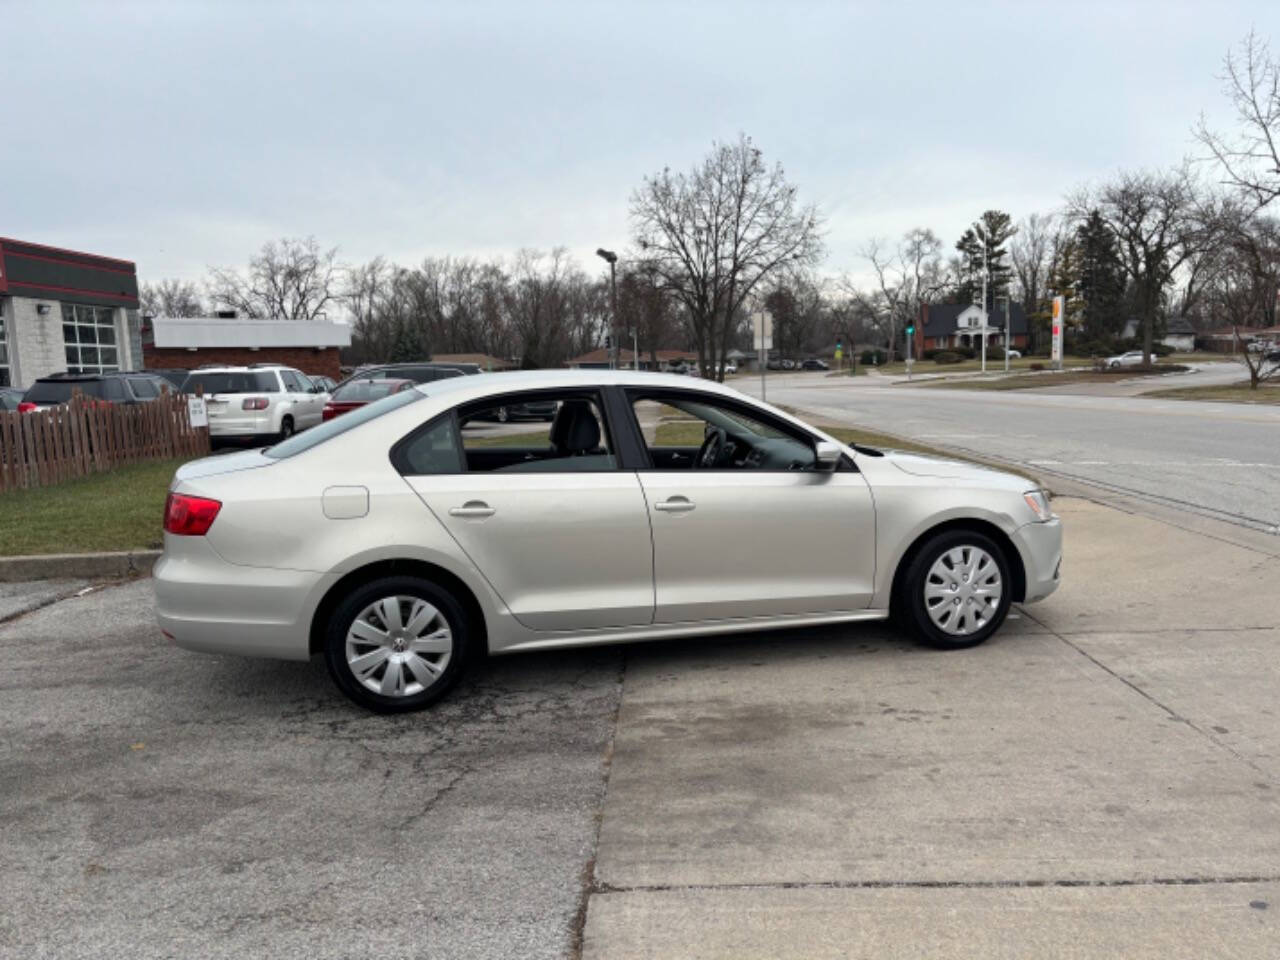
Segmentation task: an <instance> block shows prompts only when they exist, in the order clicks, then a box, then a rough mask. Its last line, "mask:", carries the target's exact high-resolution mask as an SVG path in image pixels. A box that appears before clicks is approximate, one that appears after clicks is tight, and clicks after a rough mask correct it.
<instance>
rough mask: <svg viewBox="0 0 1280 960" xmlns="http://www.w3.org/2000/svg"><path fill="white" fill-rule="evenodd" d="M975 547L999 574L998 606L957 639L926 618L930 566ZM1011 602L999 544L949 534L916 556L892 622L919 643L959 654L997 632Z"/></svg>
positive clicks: (969, 533) (973, 534)
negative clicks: (904, 628) (962, 550)
mask: <svg viewBox="0 0 1280 960" xmlns="http://www.w3.org/2000/svg"><path fill="white" fill-rule="evenodd" d="M964 547H978V548H980V549H982V550H985V551H986V552H987V554H988V555H990V557H991V558H992V559H993V560H994V561H995V563H996V567H997V568H998V569H999V573H1000V584H1001V587H1002V589H1001V593H1000V602H999V604H998V605H997V606H996V611H995V613H994V614H993V615H992V616H991V617H990V618H988V619H987V620H986V622H985V623H984V624H983V625H982V626H981V627H979V628H978V629H976V630H973V631H972V632H969V633H966V634H964V635H963V636H959V635H956V634H953V633H948V632H946V631H945V630H942V629H941V628H939V627H938V625H937V624H935V623H934V622H933V619H932V618H931V617H930V615H929V610H928V607H927V605H926V602H925V587H926V582H927V579H928V577H929V571H930V569H931V568H932V567H933V565H934V564H935V563H936V562H937V561H938V560H940V559H941V558H942V557H943V556H945V555H946V554H947V553H948V552H949V551H951V550H954V549H956V548H964ZM1012 601H1013V578H1012V577H1011V576H1010V574H1009V559H1008V557H1006V556H1005V551H1004V550H1003V549H1002V548H1001V547H1000V545H999V544H998V543H996V542H995V541H994V540H992V539H991V538H990V537H988V536H986V535H985V534H982V533H979V532H977V531H976V530H948V531H946V532H945V533H940V534H938V535H937V536H935V537H933V538H932V539H930V540H929V541H928V542H927V543H925V544H924V546H923V547H921V549H920V550H919V551H917V552H916V555H915V557H914V558H913V559H912V561H911V563H910V565H909V566H908V567H907V570H906V573H905V575H904V576H903V578H902V581H901V584H900V588H899V596H898V597H897V603H896V605H895V606H896V610H895V613H896V614H897V616H896V617H895V620H896V621H897V622H899V623H901V624H902V625H904V626H905V627H906V629H907V630H908V631H909V632H910V633H911V634H912V635H913V636H915V637H916V638H917V639H918V640H919V641H920V642H921V643H924V644H927V645H928V646H931V647H937V648H939V649H943V650H961V649H964V648H965V647H974V646H977V645H978V644H980V643H982V642H983V641H984V640H986V639H987V638H988V637H990V636H991V635H992V634H993V633H995V632H996V631H997V630H999V629H1000V625H1001V624H1002V623H1004V619H1005V617H1006V616H1007V615H1008V613H1009V606H1010V604H1011V603H1012Z"/></svg>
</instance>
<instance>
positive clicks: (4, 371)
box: [0, 301, 13, 387]
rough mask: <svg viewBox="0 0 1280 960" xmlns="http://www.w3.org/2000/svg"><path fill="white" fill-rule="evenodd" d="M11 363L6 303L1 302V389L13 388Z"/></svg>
mask: <svg viewBox="0 0 1280 960" xmlns="http://www.w3.org/2000/svg"><path fill="white" fill-rule="evenodd" d="M9 363H10V361H9V328H8V327H6V326H5V319H4V302H3V301H0V387H11V386H13V373H12V371H11V369H10V367H9Z"/></svg>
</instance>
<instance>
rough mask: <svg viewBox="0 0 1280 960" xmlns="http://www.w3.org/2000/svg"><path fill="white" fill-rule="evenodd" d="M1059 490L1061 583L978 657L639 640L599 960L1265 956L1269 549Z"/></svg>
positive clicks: (621, 740) (616, 755)
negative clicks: (1062, 495)
mask: <svg viewBox="0 0 1280 960" xmlns="http://www.w3.org/2000/svg"><path fill="white" fill-rule="evenodd" d="M1055 506H1056V507H1057V509H1058V510H1059V512H1060V513H1061V514H1062V515H1063V517H1064V521H1065V523H1066V531H1067V554H1066V556H1067V562H1066V566H1065V568H1064V585H1063V587H1062V589H1061V590H1060V591H1059V592H1058V593H1057V594H1055V595H1054V596H1053V597H1051V598H1050V599H1049V600H1048V601H1046V602H1045V603H1043V604H1039V605H1035V606H1032V607H1029V608H1028V610H1027V615H1025V616H1024V617H1022V618H1021V619H1019V620H1017V621H1015V622H1011V623H1010V624H1008V625H1007V626H1006V627H1005V629H1004V630H1003V631H1002V632H1001V633H1000V634H999V635H998V636H997V637H996V638H995V639H994V640H993V641H991V642H990V643H988V644H986V645H984V646H982V647H978V648H976V649H974V650H970V651H964V652H959V653H933V652H930V651H927V650H923V649H921V648H919V647H916V646H914V645H912V644H910V643H907V642H905V641H903V640H901V639H898V638H896V637H893V636H892V635H891V634H889V633H888V632H887V631H881V630H869V629H867V628H858V629H852V630H847V631H834V630H825V631H823V630H818V631H811V632H808V633H803V634H795V633H788V634H778V635H770V636H765V637H760V638H746V637H734V638H732V641H726V642H721V643H699V644H696V645H693V644H689V645H684V646H680V645H667V644H663V645H652V646H645V647H637V648H634V649H632V650H631V651H629V652H628V657H627V668H626V681H625V685H624V692H623V700H622V704H621V709H620V712H619V720H618V729H617V734H616V738H615V742H614V750H613V760H612V768H611V772H610V778H609V784H608V793H607V796H606V801H605V806H604V814H603V820H602V825H601V832H600V838H599V846H598V850H597V854H596V862H595V873H594V890H595V892H594V893H593V894H592V896H591V897H590V901H589V905H588V906H589V908H588V915H587V923H586V930H585V942H584V956H586V957H589V958H600V960H603V958H610V960H617V958H627V957H664V958H667V957H671V958H674V957H735V958H736V957H789V956H794V957H805V958H815V957H847V956H866V957H876V958H891V957H919V956H930V957H982V958H1000V957H1010V958H1013V957H1027V956H1072V957H1113V956H1125V957H1129V958H1135V957H1137V958H1145V957H1151V958H1155V957H1160V958H1176V957H1188V958H1190V957H1197V958H1198V957H1203V956H1208V955H1215V956H1242V957H1253V956H1257V957H1270V956H1274V946H1275V944H1276V943H1277V942H1280V918H1278V915H1280V831H1277V830H1275V829H1272V827H1271V826H1270V825H1273V824H1274V823H1276V822H1277V817H1278V816H1280V719H1278V713H1280V708H1277V706H1276V704H1275V696H1274V692H1275V689H1276V687H1277V684H1278V682H1280V661H1278V660H1277V658H1276V656H1275V651H1276V649H1277V645H1278V644H1280V627H1278V626H1277V615H1276V608H1275V605H1274V601H1273V600H1272V599H1269V598H1271V597H1273V592H1272V591H1271V590H1269V589H1268V585H1269V584H1273V583H1274V582H1275V579H1276V577H1277V575H1278V574H1280V558H1278V557H1277V555H1276V552H1275V551H1267V550H1261V549H1253V548H1251V547H1250V546H1249V545H1248V543H1247V540H1244V541H1242V540H1240V539H1239V538H1236V537H1234V534H1233V533H1232V532H1231V531H1225V532H1226V533H1228V534H1231V535H1230V536H1227V538H1226V539H1222V538H1219V537H1218V536H1216V535H1215V533H1214V531H1213V530H1210V529H1207V528H1206V524H1205V523H1203V522H1201V523H1199V524H1198V529H1197V530H1194V531H1193V530H1188V529H1181V528H1180V527H1177V526H1173V525H1170V524H1168V523H1166V522H1162V521H1161V520H1157V519H1152V518H1148V517H1144V516H1138V515H1134V514H1129V513H1124V512H1121V511H1119V510H1116V509H1113V508H1110V507H1105V506H1101V505H1098V504H1094V503H1090V502H1088V501H1085V500H1058V501H1056V503H1055ZM1232 539H1235V540H1236V541H1237V542H1230V541H1231V540H1232ZM1260 542H1263V541H1260Z"/></svg>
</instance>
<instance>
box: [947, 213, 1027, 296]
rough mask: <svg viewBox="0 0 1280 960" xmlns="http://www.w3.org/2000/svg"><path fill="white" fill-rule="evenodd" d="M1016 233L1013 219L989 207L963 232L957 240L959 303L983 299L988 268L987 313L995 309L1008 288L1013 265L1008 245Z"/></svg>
mask: <svg viewBox="0 0 1280 960" xmlns="http://www.w3.org/2000/svg"><path fill="white" fill-rule="evenodd" d="M1015 233H1017V228H1016V227H1014V225H1013V219H1012V218H1011V217H1010V216H1009V214H1007V213H1004V212H1003V211H1001V210H988V211H986V212H985V213H984V214H983V215H982V219H980V220H979V221H978V222H977V223H975V224H974V225H973V226H972V227H970V228H969V229H968V230H966V231H965V232H964V235H963V236H961V237H960V239H959V241H957V243H956V250H957V251H959V253H960V285H959V288H958V289H957V290H956V302H957V303H977V302H978V301H979V300H981V299H982V276H983V272H984V271H987V270H989V271H990V276H989V278H988V281H987V304H986V309H987V313H988V314H990V313H992V312H993V310H994V304H995V302H996V300H997V299H998V298H1001V297H1004V296H1006V295H1007V294H1008V292H1009V281H1010V279H1011V278H1012V276H1013V268H1012V266H1010V263H1009V250H1008V248H1007V247H1006V246H1005V244H1006V243H1008V241H1009V238H1010V237H1012V236H1013V235H1014V234H1015Z"/></svg>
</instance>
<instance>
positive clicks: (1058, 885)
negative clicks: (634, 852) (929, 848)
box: [593, 874, 1280, 894]
mask: <svg viewBox="0 0 1280 960" xmlns="http://www.w3.org/2000/svg"><path fill="white" fill-rule="evenodd" d="M1258 883H1280V874H1274V875H1258V876H1236V875H1229V876H1219V877H1214V876H1207V877H1145V878H1137V877H1134V878H1128V879H1123V878H1121V879H1114V880H1070V879H1061V880H797V881H794V882H792V881H786V880H781V881H761V882H754V883H753V882H744V883H691V884H663V883H654V884H637V885H635V886H622V887H618V886H613V885H612V884H606V883H599V884H597V885H596V889H595V890H594V891H593V893H600V894H605V893H671V892H678V891H682V890H687V891H700V890H707V891H732V890H1018V889H1028V890H1035V889H1074V888H1114V887H1198V886H1215V885H1217V886H1229V885H1243V884H1258Z"/></svg>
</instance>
